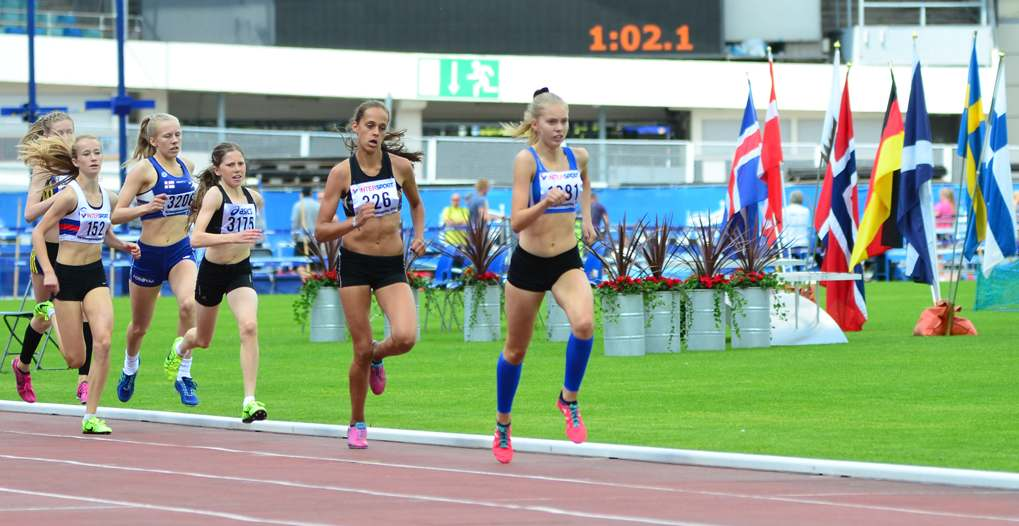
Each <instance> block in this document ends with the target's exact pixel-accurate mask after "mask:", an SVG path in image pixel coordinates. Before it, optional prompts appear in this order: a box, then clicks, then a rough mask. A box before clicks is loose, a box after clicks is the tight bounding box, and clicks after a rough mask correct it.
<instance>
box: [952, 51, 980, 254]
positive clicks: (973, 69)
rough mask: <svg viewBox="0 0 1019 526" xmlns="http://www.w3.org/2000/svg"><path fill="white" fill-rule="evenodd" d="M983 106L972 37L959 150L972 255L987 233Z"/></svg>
mask: <svg viewBox="0 0 1019 526" xmlns="http://www.w3.org/2000/svg"><path fill="white" fill-rule="evenodd" d="M985 126H986V125H985V123H984V110H983V107H982V106H981V104H980V75H979V69H978V68H977V39H976V37H975V36H974V37H973V51H972V53H971V54H970V58H969V82H968V84H967V86H966V108H965V109H963V110H962V119H961V120H960V122H959V144H958V148H957V152H958V154H959V157H962V158H963V177H965V178H966V193H967V194H969V202H970V206H969V210H970V213H969V220H968V222H967V225H966V238H965V239H966V243H965V245H964V247H963V255H964V256H965V257H966V259H972V258H973V256H975V255H976V252H977V246H979V245H980V243H982V242H983V241H984V237H985V236H986V235H987V205H986V203H985V202H984V196H983V193H982V192H981V191H980V188H981V187H982V186H983V184H982V181H981V177H980V167H979V164H980V150H981V148H982V147H983V145H984V129H985Z"/></svg>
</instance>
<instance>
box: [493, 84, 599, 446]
mask: <svg viewBox="0 0 1019 526" xmlns="http://www.w3.org/2000/svg"><path fill="white" fill-rule="evenodd" d="M506 129H507V131H508V132H509V133H510V134H511V135H513V136H515V137H524V136H526V137H527V139H528V142H529V143H530V146H529V147H528V148H527V149H525V150H521V151H520V153H518V154H517V156H516V158H515V159H514V160H513V198H512V215H511V216H510V226H511V227H512V228H513V231H514V232H516V233H517V234H518V235H519V236H520V243H519V245H518V246H517V248H516V249H515V250H514V251H513V255H512V257H511V259H510V266H509V272H508V276H507V281H508V283H507V284H506V325H507V330H506V346H505V348H504V349H503V351H502V354H500V355H499V361H498V363H497V365H496V389H497V392H496V395H497V396H496V398H497V401H498V412H497V414H496V426H495V437H494V439H493V441H492V453H494V454H495V458H496V459H497V460H498V461H499V462H502V463H503V464H506V463H508V462H509V461H510V460H511V459H512V458H513V445H512V442H511V437H510V411H511V410H512V407H513V397H514V396H515V395H516V390H517V384H518V383H519V382H520V370H521V368H522V365H523V362H524V356H525V355H526V354H527V345H528V344H529V343H530V341H531V333H532V332H533V331H534V318H535V316H536V315H537V313H538V307H540V306H541V300H542V298H544V297H545V292H546V291H548V290H551V291H552V295H553V296H555V299H556V301H557V302H558V303H559V305H562V307H563V310H564V311H566V317H567V318H568V319H569V322H570V329H571V331H572V334H570V339H569V341H568V342H567V344H566V373H565V378H564V380H563V385H562V388H561V389H560V390H559V395H558V397H557V399H556V407H557V408H558V409H559V411H560V412H561V413H562V414H563V417H564V418H565V419H566V436H567V438H569V439H570V440H572V441H573V442H575V443H578V444H579V443H581V442H583V441H584V440H586V439H587V428H586V427H585V426H584V421H583V420H582V419H581V417H580V408H579V406H578V405H577V392H578V391H580V383H581V381H582V380H583V379H584V372H585V370H586V369H587V360H588V358H589V357H590V355H591V345H592V343H593V336H594V322H593V319H594V299H593V296H592V293H591V285H590V284H589V282H588V280H587V276H585V275H584V270H583V266H584V265H583V263H582V262H581V261H580V253H579V251H578V250H577V238H576V234H575V233H574V229H573V225H574V215H575V213H576V209H577V206H580V211H581V215H582V217H583V219H582V224H583V227H582V229H583V236H584V238H585V239H586V240H588V241H589V242H593V241H594V238H595V230H594V226H592V224H591V183H590V181H589V180H588V177H587V162H588V155H587V150H584V149H583V148H576V149H573V148H569V147H567V146H563V140H564V139H565V138H566V133H567V132H568V131H569V108H568V107H567V105H566V103H565V102H564V101H563V99H561V98H559V97H558V96H557V95H555V94H553V93H550V92H549V91H548V88H543V89H540V90H538V91H537V92H535V94H534V100H533V101H532V102H531V103H530V104H529V105H528V106H527V110H526V111H525V112H524V120H523V121H522V122H520V123H518V124H516V125H507V126H506Z"/></svg>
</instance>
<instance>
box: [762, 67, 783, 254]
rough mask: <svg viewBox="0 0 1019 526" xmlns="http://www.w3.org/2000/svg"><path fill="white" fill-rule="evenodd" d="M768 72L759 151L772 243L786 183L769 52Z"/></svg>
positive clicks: (779, 225) (765, 227)
mask: <svg viewBox="0 0 1019 526" xmlns="http://www.w3.org/2000/svg"><path fill="white" fill-rule="evenodd" d="M768 72H769V73H770V74H771V98H770V99H768V113H767V115H766V116H765V117H764V139H763V147H762V148H761V166H762V167H763V171H764V175H763V177H762V179H763V180H764V183H765V184H766V185H767V186H768V206H767V208H766V209H765V211H764V224H763V225H762V226H763V230H764V234H765V235H766V236H768V242H769V243H774V242H775V239H777V238H778V235H779V234H780V233H781V232H782V207H783V206H784V205H785V199H784V197H785V182H784V181H783V180H782V127H781V125H780V124H779V119H778V102H777V101H776V99H775V63H774V62H773V61H772V58H771V48H770V47H769V48H768Z"/></svg>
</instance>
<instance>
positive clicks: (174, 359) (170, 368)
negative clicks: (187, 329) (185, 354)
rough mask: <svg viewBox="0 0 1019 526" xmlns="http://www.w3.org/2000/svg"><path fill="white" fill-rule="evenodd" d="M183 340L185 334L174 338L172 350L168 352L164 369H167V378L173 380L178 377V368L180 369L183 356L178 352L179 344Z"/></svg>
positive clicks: (164, 361)
mask: <svg viewBox="0 0 1019 526" xmlns="http://www.w3.org/2000/svg"><path fill="white" fill-rule="evenodd" d="M183 341H184V337H183V336H178V337H176V338H174V340H173V344H172V345H170V352H168V353H166V359H165V360H163V369H164V370H165V371H166V379H167V380H169V381H171V382H173V381H174V380H176V379H177V370H178V369H180V360H181V356H180V355H179V354H177V346H178V345H180V344H181V343H182V342H183Z"/></svg>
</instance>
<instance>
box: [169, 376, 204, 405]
mask: <svg viewBox="0 0 1019 526" xmlns="http://www.w3.org/2000/svg"><path fill="white" fill-rule="evenodd" d="M173 386H174V387H176V388H177V392H178V393H180V403H182V404H184V405H187V406H191V407H194V406H196V405H198V383H197V382H195V381H194V380H192V379H191V377H190V376H185V377H183V378H181V379H180V380H176V381H174V382H173Z"/></svg>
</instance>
